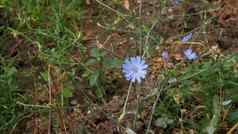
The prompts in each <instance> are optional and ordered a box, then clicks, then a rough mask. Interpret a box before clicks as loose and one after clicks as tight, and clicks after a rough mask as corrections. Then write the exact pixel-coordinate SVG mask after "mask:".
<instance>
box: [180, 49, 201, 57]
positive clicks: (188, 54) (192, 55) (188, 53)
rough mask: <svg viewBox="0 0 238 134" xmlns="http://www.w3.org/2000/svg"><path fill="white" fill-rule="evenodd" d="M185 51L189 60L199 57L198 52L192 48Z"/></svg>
mask: <svg viewBox="0 0 238 134" xmlns="http://www.w3.org/2000/svg"><path fill="white" fill-rule="evenodd" d="M183 53H184V56H185V58H186V59H188V60H195V59H197V57H198V56H197V53H196V52H193V50H192V48H188V49H186V50H185V51H184V52H183Z"/></svg>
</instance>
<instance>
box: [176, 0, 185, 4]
mask: <svg viewBox="0 0 238 134" xmlns="http://www.w3.org/2000/svg"><path fill="white" fill-rule="evenodd" d="M182 1H183V0H174V2H175V3H176V4H179V3H181V2H182Z"/></svg>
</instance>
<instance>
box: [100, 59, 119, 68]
mask: <svg viewBox="0 0 238 134" xmlns="http://www.w3.org/2000/svg"><path fill="white" fill-rule="evenodd" d="M122 62H123V61H122V60H120V59H118V58H115V57H114V58H105V59H104V62H103V65H104V66H105V67H107V68H113V67H116V66H119V65H121V64H122Z"/></svg>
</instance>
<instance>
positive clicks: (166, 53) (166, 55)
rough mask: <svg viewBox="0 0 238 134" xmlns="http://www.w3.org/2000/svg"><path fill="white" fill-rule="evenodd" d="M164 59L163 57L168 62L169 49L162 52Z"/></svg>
mask: <svg viewBox="0 0 238 134" xmlns="http://www.w3.org/2000/svg"><path fill="white" fill-rule="evenodd" d="M162 59H163V61H164V62H165V63H167V62H168V61H169V53H168V51H166V50H164V51H163V52H162Z"/></svg>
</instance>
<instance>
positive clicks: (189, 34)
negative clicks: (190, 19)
mask: <svg viewBox="0 0 238 134" xmlns="http://www.w3.org/2000/svg"><path fill="white" fill-rule="evenodd" d="M192 36H193V33H192V32H189V33H188V34H187V35H185V36H183V37H182V38H181V41H182V42H183V43H185V42H188V41H189V40H190V39H191V38H192Z"/></svg>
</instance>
